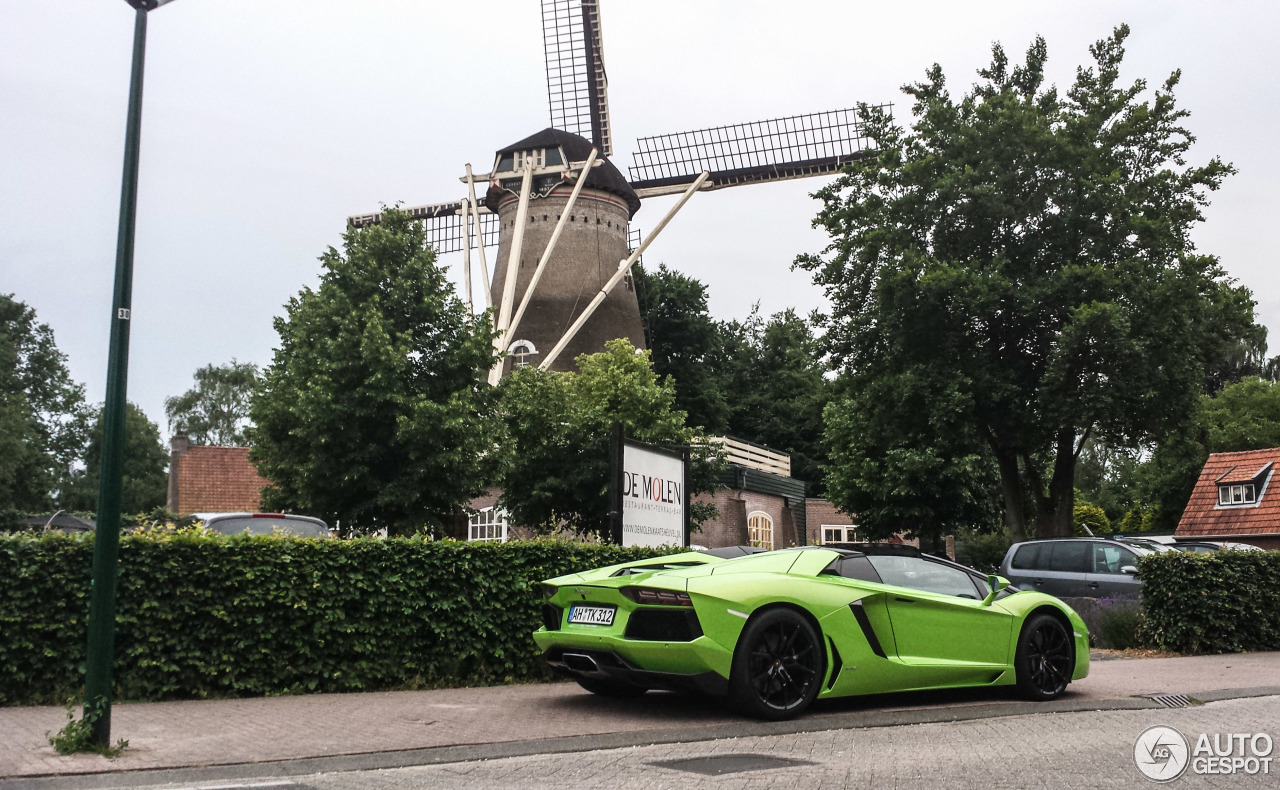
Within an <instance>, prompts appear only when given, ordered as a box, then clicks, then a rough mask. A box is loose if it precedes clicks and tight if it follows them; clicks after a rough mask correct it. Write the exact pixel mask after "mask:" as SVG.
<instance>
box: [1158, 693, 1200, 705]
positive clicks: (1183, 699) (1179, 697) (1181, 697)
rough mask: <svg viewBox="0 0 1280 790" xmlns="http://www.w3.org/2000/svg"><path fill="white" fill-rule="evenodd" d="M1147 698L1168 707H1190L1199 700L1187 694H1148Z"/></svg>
mask: <svg viewBox="0 0 1280 790" xmlns="http://www.w3.org/2000/svg"><path fill="white" fill-rule="evenodd" d="M1146 698H1147V699H1149V700H1152V701H1154V702H1158V703H1160V704H1161V705H1163V706H1165V707H1166V708H1189V707H1191V706H1192V705H1194V704H1196V702H1197V700H1194V699H1192V698H1191V697H1188V696H1187V695H1186V694H1147V695H1146Z"/></svg>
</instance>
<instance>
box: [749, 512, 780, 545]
mask: <svg viewBox="0 0 1280 790" xmlns="http://www.w3.org/2000/svg"><path fill="white" fill-rule="evenodd" d="M766 538H767V539H768V544H767V545H766V543H765V540H766ZM747 545H749V546H758V547H760V548H764V549H770V550H772V549H773V546H774V536H773V516H771V515H769V514H768V513H766V512H764V511H763V510H753V511H751V512H750V513H748V514H747Z"/></svg>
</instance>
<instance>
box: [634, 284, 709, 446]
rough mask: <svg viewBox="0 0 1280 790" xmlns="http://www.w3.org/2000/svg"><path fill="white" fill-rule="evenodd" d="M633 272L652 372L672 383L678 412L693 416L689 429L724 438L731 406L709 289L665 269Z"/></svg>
mask: <svg viewBox="0 0 1280 790" xmlns="http://www.w3.org/2000/svg"><path fill="white" fill-rule="evenodd" d="M633 271H634V272H635V281H636V297H637V299H638V300H639V302H640V317H641V320H642V322H643V324H644V337H645V343H646V345H648V347H649V352H650V358H651V359H652V360H653V370H654V372H655V373H657V375H658V377H659V378H665V377H667V376H670V377H671V378H672V379H673V380H674V386H675V403H674V406H675V408H676V409H679V410H680V411H683V412H685V413H687V414H688V415H689V417H688V420H689V424H690V425H695V426H701V427H702V428H703V429H704V430H706V431H707V432H708V433H712V434H716V433H723V432H724V431H725V430H726V429H727V428H728V421H729V410H730V406H729V403H728V398H727V396H726V393H725V391H724V388H723V386H722V382H721V380H720V379H721V376H720V370H719V368H718V366H717V364H716V363H717V361H718V359H719V352H720V351H721V348H722V337H721V334H720V329H719V325H718V324H717V323H716V321H715V320H714V319H712V318H711V315H710V313H708V311H707V286H705V285H703V284H702V283H701V282H699V281H698V280H695V279H694V278H692V277H686V276H685V275H683V274H681V273H679V272H676V271H672V270H671V269H668V268H667V266H666V264H659V265H658V268H657V270H656V271H654V272H649V271H647V270H646V269H644V267H642V266H640V265H637V266H636V267H635V268H634V269H633Z"/></svg>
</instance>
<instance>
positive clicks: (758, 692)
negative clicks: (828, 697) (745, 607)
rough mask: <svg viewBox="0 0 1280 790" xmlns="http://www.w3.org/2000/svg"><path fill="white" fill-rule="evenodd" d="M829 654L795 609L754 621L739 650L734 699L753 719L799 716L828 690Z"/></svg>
mask: <svg viewBox="0 0 1280 790" xmlns="http://www.w3.org/2000/svg"><path fill="white" fill-rule="evenodd" d="M825 663H826V650H825V649H824V646H823V644H822V637H821V635H820V634H819V633H818V631H817V629H816V628H814V627H813V626H812V625H811V624H810V623H809V621H808V620H807V619H806V618H805V617H804V616H802V615H801V614H799V613H798V612H795V611H792V610H791V609H770V610H769V611H767V612H765V613H764V614H761V615H759V616H758V617H753V618H752V619H751V621H750V622H749V623H747V627H746V628H745V629H743V631H742V636H741V637H739V638H738V647H737V649H736V650H734V651H733V668H732V670H731V671H730V673H729V701H730V702H731V703H732V704H733V705H734V706H735V707H737V708H738V709H739V710H740V711H742V712H743V713H745V714H747V715H748V716H754V717H756V718H760V719H767V720H770V721H778V720H781V719H789V718H791V717H792V716H796V715H799V714H800V713H801V712H803V711H804V709H805V708H807V707H809V704H810V703H811V702H813V699H814V697H816V696H818V691H819V690H820V688H821V686H822V678H823V665H824V664H825Z"/></svg>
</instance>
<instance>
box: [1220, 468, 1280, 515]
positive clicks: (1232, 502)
mask: <svg viewBox="0 0 1280 790" xmlns="http://www.w3.org/2000/svg"><path fill="white" fill-rule="evenodd" d="M1274 465H1275V464H1274V462H1271V461H1268V462H1267V463H1265V464H1263V465H1262V468H1261V469H1258V470H1257V471H1253V472H1251V470H1250V469H1249V468H1247V467H1244V468H1242V467H1241V466H1233V467H1231V468H1230V469H1228V470H1227V471H1226V472H1224V473H1223V474H1222V475H1221V476H1220V477H1218V479H1217V480H1215V481H1214V482H1215V483H1217V485H1218V505H1217V506H1218V507H1220V508H1224V507H1251V506H1257V505H1258V503H1259V502H1261V501H1262V496H1263V494H1265V493H1266V490H1267V482H1268V481H1269V480H1270V479H1271V469H1272V467H1273V466H1274Z"/></svg>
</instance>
